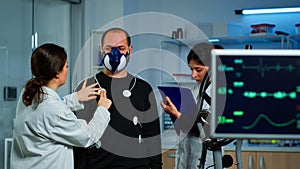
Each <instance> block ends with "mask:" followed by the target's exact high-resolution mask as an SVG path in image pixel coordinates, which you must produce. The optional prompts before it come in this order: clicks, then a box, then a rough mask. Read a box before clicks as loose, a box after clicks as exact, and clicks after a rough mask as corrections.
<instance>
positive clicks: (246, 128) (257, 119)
mask: <svg viewBox="0 0 300 169" xmlns="http://www.w3.org/2000/svg"><path fill="white" fill-rule="evenodd" d="M262 118H264V119H265V120H266V121H267V122H268V123H269V124H271V125H273V126H275V127H286V126H289V125H291V124H293V123H295V122H296V119H291V120H289V121H287V122H284V123H275V122H273V121H272V120H271V119H270V118H269V117H268V116H267V115H265V114H260V115H259V116H258V117H257V118H256V119H255V121H254V122H253V123H252V124H250V125H248V126H243V129H245V130H250V129H252V128H254V127H255V126H256V125H257V123H258V122H259V121H260V120H261V119H262Z"/></svg>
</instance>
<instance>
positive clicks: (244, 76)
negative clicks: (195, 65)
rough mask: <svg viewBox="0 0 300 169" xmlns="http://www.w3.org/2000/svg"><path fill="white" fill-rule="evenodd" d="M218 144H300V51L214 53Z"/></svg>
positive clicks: (214, 132) (213, 128)
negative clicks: (222, 141) (227, 141)
mask: <svg viewBox="0 0 300 169" xmlns="http://www.w3.org/2000/svg"><path fill="white" fill-rule="evenodd" d="M211 71H212V87H213V91H212V118H211V132H212V137H214V138H241V139H243V138H245V139H247V138H250V139H251V138H256V139H299V138H300V50H284V49H282V50H279V49H278V50H240V49H224V50H213V51H212V70H211Z"/></svg>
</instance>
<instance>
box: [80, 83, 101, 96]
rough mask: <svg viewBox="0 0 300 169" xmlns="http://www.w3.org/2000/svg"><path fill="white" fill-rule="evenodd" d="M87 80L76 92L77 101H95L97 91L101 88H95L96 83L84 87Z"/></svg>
mask: <svg viewBox="0 0 300 169" xmlns="http://www.w3.org/2000/svg"><path fill="white" fill-rule="evenodd" d="M86 83H87V80H85V81H84V82H83V85H82V88H81V89H80V90H79V91H78V92H76V94H77V98H78V100H79V101H89V100H92V99H96V98H97V95H99V94H98V90H100V89H101V88H95V86H96V85H97V83H94V84H92V85H90V86H88V87H86Z"/></svg>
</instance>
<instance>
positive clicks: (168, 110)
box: [161, 96, 181, 118]
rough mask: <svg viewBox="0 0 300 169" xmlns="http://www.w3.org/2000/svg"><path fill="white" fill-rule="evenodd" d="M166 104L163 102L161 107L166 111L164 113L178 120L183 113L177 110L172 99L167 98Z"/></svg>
mask: <svg viewBox="0 0 300 169" xmlns="http://www.w3.org/2000/svg"><path fill="white" fill-rule="evenodd" d="M166 101H167V102H166V103H164V102H163V101H162V102H161V106H162V108H163V109H164V111H165V112H166V113H168V114H170V115H173V116H175V117H176V118H179V117H180V116H181V113H180V112H179V111H178V110H177V108H176V106H175V105H174V104H173V103H172V101H171V99H170V98H169V97H168V96H166Z"/></svg>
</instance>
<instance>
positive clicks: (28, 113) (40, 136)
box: [10, 87, 110, 169]
mask: <svg viewBox="0 0 300 169" xmlns="http://www.w3.org/2000/svg"><path fill="white" fill-rule="evenodd" d="M43 90H44V91H45V92H46V93H47V94H45V99H44V101H43V102H42V103H40V104H39V106H38V107H37V108H36V109H33V107H32V106H29V107H27V108H25V109H24V110H23V112H21V113H17V114H18V116H17V117H16V119H15V121H14V133H13V145H12V151H11V164H10V166H11V169H41V168H47V169H73V168H74V161H73V148H72V147H73V146H79V147H88V146H91V145H93V144H94V143H97V144H96V145H98V146H100V141H99V139H100V137H101V136H102V134H103V132H104V131H105V129H106V127H107V125H108V122H109V120H110V113H109V112H108V111H107V109H105V108H104V107H102V106H100V107H98V108H97V110H96V112H95V114H94V117H93V119H92V120H91V121H90V122H89V123H88V124H87V123H86V121H85V120H81V119H77V117H76V116H75V114H74V113H73V112H72V111H71V110H78V109H82V108H83V105H82V104H80V103H79V101H78V99H77V96H76V94H75V93H73V94H70V95H68V96H67V97H65V98H64V101H62V99H61V98H60V96H59V95H58V94H57V93H56V92H55V91H54V90H53V89H50V88H48V87H43Z"/></svg>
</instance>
